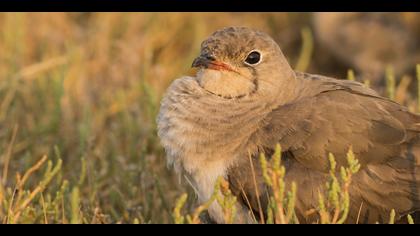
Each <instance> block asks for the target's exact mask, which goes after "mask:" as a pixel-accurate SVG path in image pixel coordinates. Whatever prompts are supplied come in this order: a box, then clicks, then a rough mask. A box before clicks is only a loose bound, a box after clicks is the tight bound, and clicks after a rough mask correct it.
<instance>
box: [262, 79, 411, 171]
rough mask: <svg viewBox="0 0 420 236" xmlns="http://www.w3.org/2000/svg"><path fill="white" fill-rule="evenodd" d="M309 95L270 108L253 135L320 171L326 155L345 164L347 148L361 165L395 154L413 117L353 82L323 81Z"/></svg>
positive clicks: (396, 154) (409, 134) (408, 134)
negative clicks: (317, 91)
mask: <svg viewBox="0 0 420 236" xmlns="http://www.w3.org/2000/svg"><path fill="white" fill-rule="evenodd" d="M321 84H323V85H321V86H323V88H322V89H321V90H320V92H319V93H318V94H316V95H315V96H310V97H307V98H303V99H300V100H298V101H297V102H295V103H291V104H287V105H285V106H281V107H278V108H277V109H275V110H273V111H272V112H271V114H270V115H269V116H267V119H266V120H265V121H264V123H265V125H264V126H263V129H261V131H260V132H259V133H258V134H257V135H256V136H257V137H258V138H259V139H260V142H261V143H263V145H264V146H265V145H267V144H268V146H274V143H273V142H278V143H280V144H281V146H282V148H283V150H288V151H291V152H292V153H293V155H294V157H295V158H296V159H297V160H298V161H299V162H301V163H302V164H303V165H305V166H306V167H308V168H311V169H316V170H320V171H326V170H328V168H329V161H328V158H327V157H328V153H333V154H334V156H335V158H336V161H337V164H339V165H346V164H347V159H346V154H347V152H348V150H349V148H350V147H352V150H353V152H354V153H355V154H356V156H357V157H358V158H359V162H360V163H361V164H362V166H365V165H368V164H373V163H384V162H385V161H387V160H389V158H392V157H396V156H398V155H399V153H400V151H401V144H403V143H405V142H407V141H408V139H409V138H411V136H412V133H411V132H410V131H409V130H408V128H409V126H410V124H411V125H412V126H413V127H414V128H416V127H415V126H414V123H415V122H416V121H417V120H419V119H418V117H417V116H415V115H412V114H410V113H409V112H408V111H406V110H405V108H403V107H402V106H400V105H398V104H396V103H394V102H392V101H390V100H388V99H384V98H381V97H379V96H377V95H376V94H375V93H372V92H371V90H367V89H365V88H363V87H362V86H359V85H358V84H356V83H348V82H344V83H342V82H341V81H335V80H326V81H325V82H323V83H321Z"/></svg>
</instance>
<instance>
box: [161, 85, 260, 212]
mask: <svg viewBox="0 0 420 236" xmlns="http://www.w3.org/2000/svg"><path fill="white" fill-rule="evenodd" d="M265 109H266V108H265V107H264V105H262V104H257V103H254V102H251V101H247V100H241V101H240V102H239V101H233V100H231V101H229V100H227V99H223V98H217V97H215V96H214V95H211V94H208V93H206V92H205V91H202V89H200V88H199V87H198V85H197V83H196V82H195V81H193V79H192V78H188V77H187V78H182V79H180V80H177V81H175V82H174V83H173V84H172V85H171V87H170V88H169V89H168V92H167V94H166V96H165V97H164V99H163V100H162V103H161V110H160V113H159V117H158V134H159V137H160V139H161V142H162V144H163V146H164V148H165V150H166V153H167V159H168V163H169V164H174V166H175V168H176V169H177V170H178V171H183V172H186V173H187V174H188V176H190V177H192V179H191V181H192V183H193V185H194V186H193V187H194V188H195V189H196V191H197V194H198V197H199V200H200V202H204V201H206V200H208V199H209V198H210V196H211V194H212V192H213V188H214V184H215V182H216V180H217V178H218V177H219V176H225V175H226V172H227V169H228V168H229V167H230V166H232V165H233V164H235V162H236V161H237V160H238V158H240V157H241V156H242V157H243V155H244V153H248V152H250V151H251V149H254V148H253V147H250V145H249V144H248V140H249V137H250V136H251V135H252V134H253V133H254V132H255V131H256V130H257V129H258V123H259V120H260V119H262V114H264V112H263V111H264V110H265ZM215 208H217V207H213V211H217V209H215Z"/></svg>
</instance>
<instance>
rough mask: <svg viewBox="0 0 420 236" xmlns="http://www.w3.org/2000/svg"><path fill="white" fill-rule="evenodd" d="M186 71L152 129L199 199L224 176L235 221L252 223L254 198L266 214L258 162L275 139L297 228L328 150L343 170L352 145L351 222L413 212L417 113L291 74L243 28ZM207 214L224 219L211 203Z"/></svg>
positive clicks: (419, 174)
mask: <svg viewBox="0 0 420 236" xmlns="http://www.w3.org/2000/svg"><path fill="white" fill-rule="evenodd" d="M192 66H193V67H198V68H199V71H198V73H197V75H196V76H195V77H182V78H179V79H177V80H175V81H174V82H173V83H172V84H171V86H170V87H169V88H168V90H167V93H166V95H165V96H164V98H163V100H162V102H161V108H160V113H159V115H158V118H157V123H158V135H159V137H160V139H161V142H162V144H163V146H164V148H165V150H166V153H167V160H168V162H169V163H170V164H174V165H175V168H176V169H177V170H178V171H182V173H184V174H185V175H186V176H188V178H189V179H190V180H191V182H192V184H193V187H194V189H195V190H196V193H197V195H198V200H199V201H200V202H205V201H207V200H208V199H209V198H210V196H211V195H212V192H213V187H214V184H215V181H216V179H217V178H218V177H219V176H223V177H224V178H225V179H226V180H228V181H229V183H230V188H231V190H232V192H233V193H234V194H236V196H237V197H238V200H239V203H238V209H239V210H238V213H237V216H236V220H237V222H238V223H252V222H253V218H252V217H251V214H250V211H254V212H257V213H256V215H257V216H258V215H259V213H258V209H260V208H259V207H258V204H257V203H258V200H259V201H260V203H261V204H262V209H267V205H266V204H267V194H269V193H268V192H267V188H266V186H265V185H264V181H263V178H262V175H261V168H260V165H259V164H258V163H259V162H258V156H259V154H260V153H265V154H266V156H270V154H271V153H272V152H273V149H274V148H275V145H276V144H277V143H279V144H280V145H281V147H282V150H283V159H282V160H283V161H282V163H283V164H284V165H285V168H286V176H285V181H286V184H288V185H289V186H290V183H291V182H292V181H295V182H296V183H297V186H298V193H297V199H296V200H297V202H296V214H297V216H298V218H299V221H300V222H311V220H312V219H311V218H310V217H308V216H306V215H305V212H306V211H307V210H309V209H314V208H317V206H318V199H317V196H318V195H317V194H318V191H319V190H320V189H322V188H323V187H324V186H325V184H324V183H325V182H326V181H327V180H328V176H329V174H328V170H329V161H328V153H333V154H334V155H335V158H336V161H337V164H338V165H347V161H346V153H347V151H348V150H349V148H350V146H351V147H352V149H353V151H354V153H355V155H356V157H357V158H358V160H359V162H360V164H361V169H360V170H359V172H358V173H356V174H355V176H353V182H352V184H351V186H350V198H351V203H350V212H349V218H348V222H349V223H354V222H356V218H357V217H358V216H359V218H360V219H359V222H364V223H372V222H377V221H378V222H385V221H387V220H388V218H389V213H390V212H391V210H392V209H395V211H396V215H397V217H401V216H404V215H406V214H408V213H410V212H413V211H416V210H418V209H419V208H420V190H419V188H418V184H419V183H420V171H418V168H419V165H420V135H419V132H420V123H419V122H420V116H419V115H416V114H413V113H410V112H409V111H408V110H407V109H406V108H405V107H403V106H401V105H399V104H397V103H395V102H393V101H391V100H389V99H387V98H383V97H381V96H379V95H378V94H377V93H376V92H375V91H373V90H371V89H369V88H366V87H364V86H363V85H362V84H360V83H358V82H353V81H345V80H336V79H333V78H328V77H324V76H318V75H311V74H306V73H300V72H295V71H294V70H292V68H291V67H290V65H289V64H288V62H287V60H286V58H285V57H284V56H283V53H282V51H281V50H280V47H279V46H278V45H277V44H276V42H275V41H274V40H273V39H272V38H270V37H269V36H268V35H266V34H265V33H262V32H260V31H256V30H252V29H249V28H244V27H229V28H224V29H221V30H218V31H216V32H215V33H213V34H212V35H211V36H210V37H209V38H208V39H207V40H205V41H204V42H203V43H202V45H201V54H200V55H199V56H198V57H197V58H196V59H195V60H194V62H193V64H192ZM249 157H251V160H253V162H254V163H253V167H254V168H255V173H256V174H255V175H256V182H257V183H256V184H255V183H254V179H253V175H252V171H251V165H250V161H249V160H250V159H249ZM256 188H257V189H258V190H259V191H255V190H256ZM256 192H258V193H259V195H257V194H256ZM244 199H246V200H247V201H249V204H247V203H245V200H244ZM248 206H251V208H252V209H249V207H248ZM360 206H362V207H360ZM359 211H360V212H359ZM209 215H210V217H211V218H212V219H213V220H214V221H215V222H217V223H223V222H224V221H223V216H222V212H221V208H220V206H219V205H218V204H217V203H213V205H212V206H211V207H210V209H209Z"/></svg>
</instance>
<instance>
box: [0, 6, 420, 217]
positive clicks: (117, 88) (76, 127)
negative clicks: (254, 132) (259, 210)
mask: <svg viewBox="0 0 420 236" xmlns="http://www.w3.org/2000/svg"><path fill="white" fill-rule="evenodd" d="M415 19H417V18H415ZM228 25H245V26H251V27H254V28H259V29H261V30H264V31H267V32H268V33H270V34H271V35H272V36H273V37H274V38H275V39H276V40H277V41H278V42H279V43H280V45H281V46H282V48H283V49H284V52H285V54H286V56H287V57H288V58H289V61H290V62H291V63H292V65H293V66H294V67H297V68H299V69H301V70H307V71H310V72H316V73H323V72H325V73H324V74H329V75H335V76H341V77H343V78H344V77H345V76H346V73H347V68H346V67H345V66H342V67H337V66H336V65H330V66H329V67H328V66H327V67H321V66H320V65H325V62H324V61H325V60H324V58H320V56H317V55H323V54H314V53H313V50H315V51H316V50H319V49H318V48H317V46H316V44H315V45H314V40H313V35H312V33H311V30H310V27H311V24H310V15H309V14H286V13H277V14H274V13H272V14H271V13H205V14H204V13H189V14H186V13H83V14H82V13H1V14H0V29H1V31H0V52H1V53H0V156H1V158H0V220H1V222H2V223H174V222H175V221H178V222H179V221H183V220H186V219H180V217H182V216H181V215H180V214H181V213H179V212H178V213H179V215H178V217H173V209H174V207H175V205H176V200H177V199H178V198H179V197H180V196H181V195H182V194H183V193H185V192H189V193H190V196H193V194H192V193H191V189H190V188H189V187H188V186H187V184H185V183H179V181H178V179H177V177H176V176H175V175H174V173H173V171H172V170H170V169H168V168H167V167H166V162H165V159H164V152H163V150H162V148H161V146H160V145H159V141H158V139H157V136H156V132H155V129H156V127H155V116H156V113H157V109H158V107H159V100H160V97H161V95H162V93H163V92H164V91H165V89H166V87H167V86H168V84H169V83H170V82H171V81H172V80H173V79H174V78H176V77H179V76H181V75H183V74H186V73H188V70H189V67H190V64H191V61H192V60H193V58H194V56H196V55H197V53H198V50H199V46H200V42H201V41H202V40H203V39H204V38H205V37H206V36H207V35H209V34H210V33H211V32H213V31H214V30H216V29H218V28H220V27H223V26H228ZM323 68H327V69H326V70H324V69H323ZM384 70H385V68H384ZM419 73H420V70H419ZM350 74H351V73H350ZM388 74H389V76H388V81H390V83H388V84H392V83H393V81H395V79H393V76H392V71H390V72H389V73H388ZM353 77H354V76H352V78H353ZM404 78H406V79H402V80H401V82H399V83H398V82H397V85H396V86H395V88H394V87H392V89H391V90H389V89H388V90H387V92H388V94H390V96H394V97H395V99H396V100H398V101H400V102H403V103H404V104H406V105H408V106H410V107H411V108H412V109H413V110H415V109H416V104H417V102H416V99H415V98H416V96H413V95H410V94H413V93H409V92H408V90H411V89H410V88H411V87H414V89H413V90H412V91H414V93H416V91H417V89H416V86H415V84H416V81H415V80H414V78H415V77H414V76H413V75H411V77H410V76H407V77H404ZM397 81H399V80H397ZM410 82H411V83H410ZM277 171H278V170H277ZM274 172H275V171H274ZM274 172H273V173H274ZM277 174H281V173H280V172H279V173H277ZM222 187H223V186H222ZM222 190H223V188H222ZM227 194H228V193H227ZM189 199H190V200H189V201H187V204H186V207H185V208H186V209H187V211H189V212H193V213H194V210H193V209H194V208H193V203H194V201H193V198H192V197H190V198H189ZM181 200H182V199H181ZM184 200H186V198H185V197H184ZM228 200H229V199H228ZM226 204H230V203H229V202H226ZM179 205H181V204H179ZM178 210H180V209H178ZM183 211H185V209H184V210H183ZM228 213H229V212H227V214H228ZM273 214H277V213H276V212H273ZM278 214H280V213H278ZM340 214H341V213H340ZM288 217H289V218H288ZM190 220H191V221H193V222H194V220H197V219H196V218H194V215H193V216H192V217H190ZM285 220H293V215H290V216H286V218H285ZM338 220H339V219H338Z"/></svg>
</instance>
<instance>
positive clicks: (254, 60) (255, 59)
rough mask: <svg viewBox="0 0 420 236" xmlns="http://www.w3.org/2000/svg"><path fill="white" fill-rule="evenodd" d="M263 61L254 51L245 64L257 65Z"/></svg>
mask: <svg viewBox="0 0 420 236" xmlns="http://www.w3.org/2000/svg"><path fill="white" fill-rule="evenodd" d="M260 60H261V54H260V53H259V52H257V51H252V52H250V53H249V54H248V56H247V57H246V59H245V62H246V63H247V64H250V65H255V64H257V63H258V62H260Z"/></svg>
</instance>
